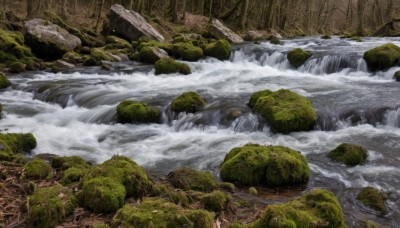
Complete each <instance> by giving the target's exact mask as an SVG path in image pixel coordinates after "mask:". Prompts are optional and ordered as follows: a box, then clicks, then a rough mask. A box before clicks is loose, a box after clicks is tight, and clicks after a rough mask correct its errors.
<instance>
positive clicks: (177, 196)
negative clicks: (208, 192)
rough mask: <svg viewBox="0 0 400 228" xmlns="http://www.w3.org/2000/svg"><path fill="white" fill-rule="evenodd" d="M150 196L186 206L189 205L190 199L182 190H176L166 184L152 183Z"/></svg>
mask: <svg viewBox="0 0 400 228" xmlns="http://www.w3.org/2000/svg"><path fill="white" fill-rule="evenodd" d="M152 196H158V197H161V198H163V199H165V200H167V201H170V202H171V203H174V204H177V205H181V206H183V207H186V206H188V205H189V202H190V199H189V197H188V196H187V194H186V193H185V192H184V191H181V190H176V189H174V188H173V187H172V186H170V185H167V184H155V185H153V191H152Z"/></svg>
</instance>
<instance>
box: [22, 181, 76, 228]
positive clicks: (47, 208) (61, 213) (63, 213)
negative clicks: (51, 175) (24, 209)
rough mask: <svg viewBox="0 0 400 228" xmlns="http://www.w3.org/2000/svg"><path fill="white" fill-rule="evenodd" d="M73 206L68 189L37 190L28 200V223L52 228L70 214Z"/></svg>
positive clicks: (72, 198) (72, 197) (55, 187)
mask: <svg viewBox="0 0 400 228" xmlns="http://www.w3.org/2000/svg"><path fill="white" fill-rule="evenodd" d="M75 204H76V200H75V198H74V196H73V194H72V191H71V190H70V189H67V188H63V187H62V186H61V185H55V186H52V187H48V188H39V189H37V190H36V191H35V193H34V194H33V195H32V196H31V197H29V199H28V205H29V207H28V213H29V222H30V223H31V224H32V225H33V226H35V227H43V228H46V227H54V226H55V225H56V224H58V223H59V222H60V221H62V220H63V219H64V218H65V217H67V216H68V215H70V214H71V213H72V211H73V209H74V207H75Z"/></svg>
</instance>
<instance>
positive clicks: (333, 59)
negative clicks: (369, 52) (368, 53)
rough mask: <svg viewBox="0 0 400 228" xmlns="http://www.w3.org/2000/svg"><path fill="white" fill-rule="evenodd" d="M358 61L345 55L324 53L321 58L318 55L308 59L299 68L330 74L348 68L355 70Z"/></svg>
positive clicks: (313, 72) (315, 72)
mask: <svg viewBox="0 0 400 228" xmlns="http://www.w3.org/2000/svg"><path fill="white" fill-rule="evenodd" d="M358 61H359V59H358V60H356V59H355V58H354V57H351V56H347V55H325V56H323V57H322V58H321V57H319V56H318V57H316V58H312V59H310V60H308V61H307V62H306V63H305V64H304V65H303V66H302V67H300V69H299V70H300V71H303V72H309V73H312V74H316V75H321V74H332V73H336V72H340V71H342V70H344V69H348V68H349V69H353V70H357V69H358V67H359V64H358Z"/></svg>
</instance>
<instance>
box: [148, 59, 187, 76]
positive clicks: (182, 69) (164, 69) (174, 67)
mask: <svg viewBox="0 0 400 228" xmlns="http://www.w3.org/2000/svg"><path fill="white" fill-rule="evenodd" d="M155 69H156V72H155V73H156V75H158V74H174V73H181V74H184V75H188V74H191V73H192V71H191V70H190V67H189V66H188V65H187V64H186V63H180V62H178V61H175V60H173V59H171V58H161V59H160V60H158V61H157V62H156V63H155Z"/></svg>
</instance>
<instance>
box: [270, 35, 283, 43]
mask: <svg viewBox="0 0 400 228" xmlns="http://www.w3.org/2000/svg"><path fill="white" fill-rule="evenodd" d="M269 42H270V43H271V44H274V45H279V44H281V40H280V39H279V38H278V37H276V36H272V37H271V38H269Z"/></svg>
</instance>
